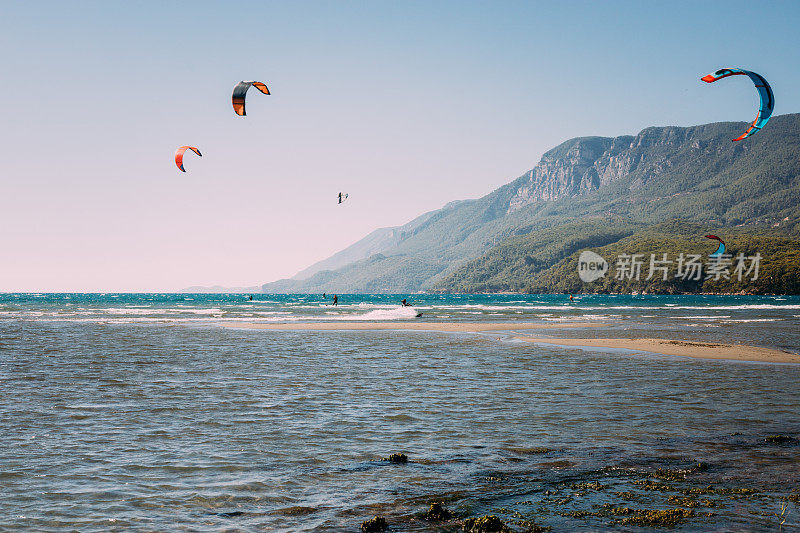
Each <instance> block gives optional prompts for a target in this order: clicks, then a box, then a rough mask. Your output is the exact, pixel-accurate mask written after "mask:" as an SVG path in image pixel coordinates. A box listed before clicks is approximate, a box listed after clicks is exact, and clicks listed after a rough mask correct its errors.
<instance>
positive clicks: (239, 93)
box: [233, 81, 269, 117]
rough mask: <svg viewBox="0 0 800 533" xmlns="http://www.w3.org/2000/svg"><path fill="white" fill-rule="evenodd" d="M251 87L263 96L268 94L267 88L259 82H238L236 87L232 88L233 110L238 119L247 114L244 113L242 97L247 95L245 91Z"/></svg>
mask: <svg viewBox="0 0 800 533" xmlns="http://www.w3.org/2000/svg"><path fill="white" fill-rule="evenodd" d="M251 86H253V87H255V88H256V89H258V90H259V91H261V92H262V93H264V94H269V89H267V86H266V85H264V84H263V83H261V82H260V81H240V82H239V83H238V84H237V85H236V87H234V88H233V110H234V111H235V112H236V114H237V115H239V116H240V117H243V116H245V115H247V113H245V112H244V97H245V95H246V94H247V89H249V88H250V87H251Z"/></svg>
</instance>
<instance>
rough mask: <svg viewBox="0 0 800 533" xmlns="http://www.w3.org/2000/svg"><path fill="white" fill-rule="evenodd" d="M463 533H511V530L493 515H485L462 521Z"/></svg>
mask: <svg viewBox="0 0 800 533" xmlns="http://www.w3.org/2000/svg"><path fill="white" fill-rule="evenodd" d="M464 531H465V533H511V529H510V528H509V527H508V526H507V525H505V524H504V523H503V521H502V520H500V519H499V518H497V517H496V516H495V515H493V514H492V515H486V516H479V517H473V518H467V519H466V520H464Z"/></svg>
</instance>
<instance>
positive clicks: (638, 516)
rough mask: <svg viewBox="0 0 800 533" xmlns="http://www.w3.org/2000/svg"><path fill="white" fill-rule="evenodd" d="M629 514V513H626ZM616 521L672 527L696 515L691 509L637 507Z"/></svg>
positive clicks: (647, 525)
mask: <svg viewBox="0 0 800 533" xmlns="http://www.w3.org/2000/svg"><path fill="white" fill-rule="evenodd" d="M626 514H628V513H626ZM630 514H631V516H628V517H626V518H622V519H620V520H616V521H615V523H617V524H623V525H628V526H641V527H672V526H676V525H678V524H681V523H683V522H685V521H686V520H688V519H689V518H691V517H692V516H694V511H693V510H691V509H636V510H633V513H630Z"/></svg>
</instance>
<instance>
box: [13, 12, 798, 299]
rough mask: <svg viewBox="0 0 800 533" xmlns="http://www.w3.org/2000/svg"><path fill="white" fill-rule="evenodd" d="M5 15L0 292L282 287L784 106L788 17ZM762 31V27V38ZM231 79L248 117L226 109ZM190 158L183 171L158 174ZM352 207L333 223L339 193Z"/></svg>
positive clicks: (792, 76)
mask: <svg viewBox="0 0 800 533" xmlns="http://www.w3.org/2000/svg"><path fill="white" fill-rule="evenodd" d="M764 10H765V8H764V7H760V6H757V5H753V4H750V3H744V2H724V3H723V2H709V3H703V4H700V5H697V4H692V3H688V2H686V3H677V4H672V5H670V6H669V7H668V8H664V9H659V6H655V5H642V4H639V3H634V2H614V3H609V4H597V3H592V2H574V3H569V4H564V5H562V4H545V3H536V4H534V3H518V2H509V3H503V4H490V3H481V2H467V3H463V2H438V3H435V4H430V3H424V2H405V3H402V4H391V3H370V4H350V3H346V4H345V3H341V4H334V3H325V2H298V3H266V4H265V3H242V4H239V5H237V8H236V9H229V8H228V7H226V6H225V5H222V4H216V3H211V2H193V3H169V4H160V3H155V2H145V3H142V4H138V5H135V6H133V5H127V4H123V3H114V4H107V3H100V2H97V3H88V2H87V3H81V4H80V5H79V8H77V9H76V8H74V7H73V6H70V5H66V4H61V3H57V2H6V3H3V4H2V5H0V30H2V31H0V43H1V44H2V45H3V46H2V51H0V58H2V63H3V65H4V71H5V76H4V77H3V81H2V82H0V117H2V121H3V125H4V126H5V127H4V128H3V130H2V133H0V141H2V142H0V156H2V157H0V186H1V187H2V190H3V197H4V201H3V209H2V210H0V224H2V227H3V228H4V230H3V231H2V232H1V233H0V235H2V237H0V250H2V261H0V265H2V266H0V291H3V292H15V291H20V292H21V291H30V292H48V291H64V292H82V291H91V292H150V291H152V292H173V291H177V290H180V289H182V288H185V287H189V286H211V285H222V286H228V287H233V286H255V285H261V284H262V283H265V282H269V281H273V280H277V279H281V278H287V277H291V276H293V275H294V274H295V273H297V272H298V271H300V270H302V269H304V268H306V267H308V266H309V265H311V264H312V263H315V262H317V261H319V260H322V259H324V258H326V257H328V256H330V255H332V254H334V253H336V252H338V251H340V250H341V249H343V248H345V247H347V246H349V245H350V244H352V243H354V242H356V241H357V240H359V239H361V238H362V237H364V236H365V235H367V234H368V233H370V232H371V231H373V230H375V229H377V228H379V227H391V226H398V225H402V224H404V223H406V222H408V221H410V220H412V219H413V218H415V217H416V216H418V215H420V214H422V213H424V212H426V211H431V210H434V209H438V208H439V207H441V206H443V205H445V204H446V203H448V202H451V201H453V200H461V199H466V198H477V197H481V196H483V195H485V194H487V193H489V192H491V191H492V190H494V189H495V188H497V187H499V186H501V185H503V184H505V183H507V182H509V181H510V180H512V179H514V178H516V177H518V176H519V175H521V174H523V173H524V172H526V171H527V170H529V169H530V168H532V167H533V166H534V165H535V164H536V163H537V162H538V160H539V158H540V157H541V155H542V153H544V152H545V151H547V150H549V149H550V148H553V147H554V146H556V145H558V144H560V143H561V142H563V141H565V140H567V139H569V138H572V137H577V136H589V135H601V136H617V135H629V134H635V133H637V132H639V131H640V130H641V129H643V128H645V127H647V126H666V125H675V126H692V125H696V124H704V123H709V122H721V121H750V120H752V118H753V116H754V114H755V110H756V105H757V96H756V95H755V94H754V92H753V88H752V84H751V83H749V81H747V80H744V79H731V80H726V81H725V82H724V83H717V84H713V85H711V86H709V85H707V84H705V83H702V82H701V81H700V77H701V76H703V75H705V74H707V73H709V72H711V71H713V70H716V69H717V68H721V67H744V68H750V69H752V70H755V71H757V72H759V73H761V74H762V75H764V76H765V77H766V78H767V79H768V80H769V81H770V83H771V85H772V87H773V89H774V92H775V99H776V110H775V113H776V115H783V114H789V113H794V112H798V111H800V95H799V94H798V91H797V90H796V88H797V87H798V85H800V72H799V71H798V70H797V69H796V67H795V66H796V65H797V64H798V63H800V36H798V33H797V31H796V24H795V21H796V20H797V17H798V15H800V4H797V3H792V2H777V3H773V4H770V5H769V6H768V8H767V12H766V13H767V15H766V18H767V19H768V20H767V21H766V22H765V23H764V24H765V26H767V27H766V28H764V29H763V31H761V32H760V34H759V35H758V36H757V37H752V36H750V35H749V34H748V33H747V32H745V31H743V29H746V28H748V27H751V26H752V24H753V20H765V14H764ZM769 19H775V20H769ZM243 79H255V80H260V81H264V82H265V83H266V84H267V85H268V86H269V87H270V89H271V91H272V95H271V96H265V95H262V94H260V93H257V92H255V91H251V94H249V97H248V101H247V110H248V116H247V117H238V116H236V115H235V114H234V113H233V110H232V108H231V102H230V93H231V90H232V88H233V86H234V85H235V84H236V83H237V82H238V81H240V80H243ZM182 144H190V145H194V146H197V147H199V148H200V150H201V151H202V153H203V157H202V158H199V157H196V156H194V154H189V155H188V156H187V157H186V159H185V167H186V170H187V172H186V173H185V174H184V173H181V172H180V171H179V170H178V169H177V168H176V167H175V164H174V162H173V159H172V158H173V153H174V151H175V148H177V147H178V146H180V145H182ZM339 191H343V192H348V193H349V194H350V198H349V200H348V202H346V203H345V204H343V205H341V206H339V205H337V204H336V195H337V194H338V192H339Z"/></svg>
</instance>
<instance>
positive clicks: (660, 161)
mask: <svg viewBox="0 0 800 533" xmlns="http://www.w3.org/2000/svg"><path fill="white" fill-rule="evenodd" d="M702 129H703V127H702V126H700V127H695V128H677V127H664V128H656V127H652V128H647V129H644V130H642V131H641V132H640V133H639V134H638V135H636V136H630V135H626V136H621V137H614V138H609V137H579V138H577V139H571V140H569V141H567V142H565V143H563V144H561V145H560V146H557V147H556V148H554V149H552V150H550V151H549V152H547V153H546V154H544V156H542V160H541V161H540V162H539V164H537V165H536V166H535V167H534V168H533V169H532V170H530V171H529V172H527V173H526V174H525V175H524V176H522V178H521V181H522V183H521V184H520V186H519V189H518V191H517V192H516V194H514V196H513V197H512V198H511V200H510V202H509V208H508V212H509V213H512V212H514V211H516V210H518V209H520V208H522V207H524V206H526V205H528V204H531V203H533V202H536V201H551V200H558V199H560V198H565V197H574V196H579V195H585V194H588V193H591V192H593V191H596V190H598V189H600V188H602V187H605V186H607V185H609V184H611V183H614V182H617V181H619V180H622V179H624V178H629V182H630V183H628V189H629V190H631V191H635V190H637V189H639V188H641V187H642V186H643V185H644V184H646V183H647V181H649V179H650V178H652V177H654V176H657V175H659V174H661V173H662V172H664V171H666V170H668V169H669V168H671V166H672V162H671V161H672V157H673V156H674V155H675V154H678V153H680V152H683V151H686V150H693V151H701V150H702V151H705V152H707V153H708V152H709V151H710V150H714V151H723V150H724V151H729V150H734V151H735V150H737V149H740V147H738V146H735V147H732V146H730V142H729V141H728V142H727V143H725V144H720V145H719V146H716V144H718V143H719V139H714V140H703V139H698V138H697V137H698V135H700V136H701V137H702V133H703V132H702ZM710 145H715V146H710Z"/></svg>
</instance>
